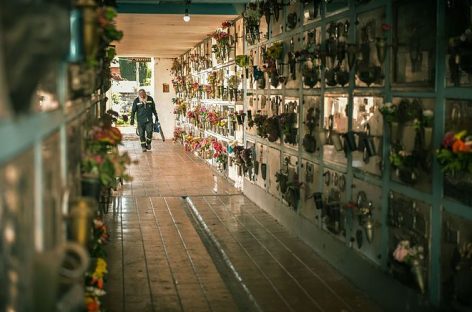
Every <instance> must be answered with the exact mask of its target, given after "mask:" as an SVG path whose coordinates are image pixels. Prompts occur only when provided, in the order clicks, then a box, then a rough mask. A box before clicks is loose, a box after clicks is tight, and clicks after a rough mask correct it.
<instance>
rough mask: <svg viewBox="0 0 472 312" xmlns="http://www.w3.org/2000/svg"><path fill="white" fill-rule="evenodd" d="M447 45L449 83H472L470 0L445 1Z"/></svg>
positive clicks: (457, 84)
mask: <svg viewBox="0 0 472 312" xmlns="http://www.w3.org/2000/svg"><path fill="white" fill-rule="evenodd" d="M445 5H446V38H448V47H447V57H446V64H447V85H448V86H461V87H462V86H463V87H467V86H471V85H472V36H471V32H470V26H471V24H472V14H471V11H472V3H471V2H470V1H468V0H455V1H445Z"/></svg>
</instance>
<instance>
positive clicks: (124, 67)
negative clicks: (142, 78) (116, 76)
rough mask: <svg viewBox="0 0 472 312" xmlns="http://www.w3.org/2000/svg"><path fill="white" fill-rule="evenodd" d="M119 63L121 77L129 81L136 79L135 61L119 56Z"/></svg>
mask: <svg viewBox="0 0 472 312" xmlns="http://www.w3.org/2000/svg"><path fill="white" fill-rule="evenodd" d="M119 63H120V72H121V77H123V79H125V80H130V81H133V80H136V63H134V62H132V61H130V60H128V59H125V58H121V57H120V58H119Z"/></svg>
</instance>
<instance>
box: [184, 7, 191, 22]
mask: <svg viewBox="0 0 472 312" xmlns="http://www.w3.org/2000/svg"><path fill="white" fill-rule="evenodd" d="M184 22H185V23H188V22H190V15H188V9H185V15H184Z"/></svg>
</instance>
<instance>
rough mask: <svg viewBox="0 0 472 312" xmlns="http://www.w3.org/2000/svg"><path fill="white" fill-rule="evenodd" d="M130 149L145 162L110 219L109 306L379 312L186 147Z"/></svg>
mask: <svg viewBox="0 0 472 312" xmlns="http://www.w3.org/2000/svg"><path fill="white" fill-rule="evenodd" d="M125 148H126V149H127V150H128V151H129V152H130V153H131V154H132V156H133V157H134V158H135V159H138V160H139V161H140V163H139V165H136V166H134V167H133V168H131V174H132V176H134V177H135V179H134V181H133V182H131V183H127V184H126V185H125V187H124V190H123V198H122V206H121V207H118V208H117V209H115V211H111V210H110V212H109V214H108V215H107V220H108V224H109V227H110V233H111V235H112V241H111V243H110V244H109V246H108V247H107V248H108V254H109V272H110V274H109V281H108V283H107V291H108V295H107V296H106V297H105V307H106V308H107V310H108V311H327V312H331V311H333V312H335V311H380V309H379V308H378V307H377V306H376V305H375V304H373V303H372V302H370V301H369V300H368V299H367V298H366V297H365V296H364V295H363V294H362V293H361V292H360V291H359V290H357V289H356V288H354V287H353V286H352V285H351V284H350V283H349V282H348V281H346V280H345V279H344V278H343V277H342V276H341V275H340V274H339V273H337V272H336V271H335V270H334V269H333V268H332V267H331V266H330V265H329V264H328V263H326V262H324V261H323V260H322V259H321V258H320V257H319V256H317V255H316V254H315V253H314V252H313V251H311V249H310V248H309V247H307V246H306V245H304V244H303V243H302V242H301V241H300V240H298V239H297V238H295V237H293V236H292V235H290V234H289V233H288V232H287V231H286V230H285V229H284V228H283V227H282V226H281V225H279V224H278V223H277V222H276V220H274V219H273V218H272V217H271V216H270V215H269V214H267V213H266V212H264V211H263V210H261V209H259V208H258V207H257V206H255V205H254V204H253V203H252V202H251V201H249V200H248V199H247V198H246V197H244V196H243V195H241V194H240V193H239V192H238V191H237V190H236V189H235V188H233V187H232V186H231V185H230V184H229V183H228V182H226V181H225V180H223V179H222V178H220V177H218V179H217V180H216V182H215V179H214V175H213V173H212V171H211V170H209V168H208V166H207V165H206V164H204V163H203V162H201V161H199V160H198V159H195V158H194V157H193V156H191V155H189V154H187V153H185V152H184V151H183V148H182V146H180V145H176V144H173V143H167V142H166V143H162V142H160V141H159V143H158V142H157V141H155V142H154V146H153V148H154V149H153V151H152V152H146V153H142V152H141V149H140V147H139V144H138V142H137V141H126V142H125ZM215 183H216V184H217V185H216V187H217V190H218V192H217V193H215V192H214V189H215Z"/></svg>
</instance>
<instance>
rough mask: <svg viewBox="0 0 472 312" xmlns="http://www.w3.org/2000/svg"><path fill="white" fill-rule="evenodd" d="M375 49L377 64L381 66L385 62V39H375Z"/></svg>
mask: <svg viewBox="0 0 472 312" xmlns="http://www.w3.org/2000/svg"><path fill="white" fill-rule="evenodd" d="M375 47H376V49H377V59H378V60H379V63H380V64H381V65H382V64H383V62H384V61H385V55H386V52H387V43H386V41H385V38H381V37H380V38H377V41H376V42H375Z"/></svg>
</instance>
